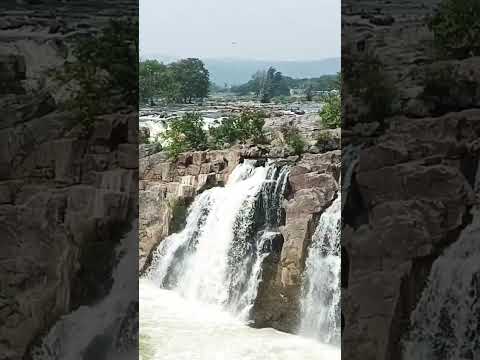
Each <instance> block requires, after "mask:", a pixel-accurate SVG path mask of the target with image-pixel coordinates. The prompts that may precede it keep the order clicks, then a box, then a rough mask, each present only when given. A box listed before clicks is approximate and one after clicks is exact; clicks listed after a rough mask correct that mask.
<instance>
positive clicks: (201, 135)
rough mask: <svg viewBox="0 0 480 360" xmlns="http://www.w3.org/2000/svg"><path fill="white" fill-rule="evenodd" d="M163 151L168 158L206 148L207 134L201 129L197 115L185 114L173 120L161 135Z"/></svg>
mask: <svg viewBox="0 0 480 360" xmlns="http://www.w3.org/2000/svg"><path fill="white" fill-rule="evenodd" d="M161 137H162V139H163V140H164V142H165V149H166V151H167V152H168V153H169V155H170V156H172V157H176V156H177V155H178V154H180V153H182V152H186V151H190V150H205V149H206V148H207V133H206V131H205V130H204V129H203V119H202V116H201V115H200V114H198V113H186V114H184V115H183V116H182V117H181V118H175V119H173V120H172V121H171V122H170V124H169V127H168V129H167V130H166V131H165V132H164V133H163V134H162V135H161Z"/></svg>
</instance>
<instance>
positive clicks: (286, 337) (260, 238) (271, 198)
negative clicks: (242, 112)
mask: <svg viewBox="0 0 480 360" xmlns="http://www.w3.org/2000/svg"><path fill="white" fill-rule="evenodd" d="M289 170H290V169H289V167H288V166H281V165H278V164H275V163H267V164H266V165H265V166H257V165H256V164H255V161H245V162H244V163H243V164H241V165H239V166H238V167H237V168H236V169H235V170H234V171H233V173H232V174H231V175H230V177H229V181H228V183H227V184H226V186H225V187H218V188H213V189H210V190H207V191H205V192H203V193H202V194H201V195H199V196H197V198H196V199H195V201H194V202H193V204H192V205H191V206H190V208H189V212H188V216H187V220H186V226H185V228H184V230H182V231H181V232H179V233H177V234H173V235H171V236H169V237H168V238H167V239H165V240H164V241H163V242H162V243H161V244H160V246H159V247H158V248H157V250H156V252H155V254H154V258H153V261H152V264H151V266H150V267H149V270H148V272H147V274H146V276H145V277H144V278H142V279H141V280H140V347H141V351H140V354H141V356H142V359H143V360H183V359H185V360H207V359H208V360H237V359H238V360H240V359H241V360H257V359H258V360H260V359H261V360H269V359H272V360H273V359H275V360H283V359H285V360H286V359H293V358H295V359H302V360H309V359H312V360H313V359H315V360H323V359H325V360H335V359H340V350H339V347H337V346H333V345H327V344H323V343H321V342H320V341H319V340H321V339H320V338H318V337H317V336H315V334H313V337H314V338H312V339H310V338H307V337H301V336H298V335H293V334H287V333H282V332H279V331H276V330H274V329H254V328H252V327H250V326H248V324H249V321H250V319H251V312H252V311H253V306H254V302H255V299H256V296H257V291H258V288H259V284H260V282H261V278H262V269H263V263H264V261H265V259H266V258H267V257H268V255H269V254H270V253H271V252H272V251H273V249H274V248H275V247H276V246H278V244H276V243H275V241H276V239H278V235H279V234H280V233H279V226H280V219H281V205H282V202H283V200H284V194H285V191H286V186H287V178H288V173H289ZM339 206H340V205H339V201H336V202H335V206H333V205H332V209H333V210H329V211H328V214H327V215H326V216H324V217H322V218H323V219H324V220H323V222H322V220H321V221H320V223H321V225H320V227H323V225H325V226H327V227H328V229H327V230H326V233H325V234H324V233H322V231H323V230H322V229H319V230H318V234H317V235H318V236H317V237H318V238H319V240H318V241H320V242H322V241H323V239H325V238H326V237H328V236H330V233H331V229H330V223H331V221H330V218H331V217H332V216H337V215H338V214H337V213H338V211H337V210H338V209H337V207H338V208H339ZM332 212H334V214H333V213H332ZM337 217H338V216H337ZM337 220H338V219H337ZM322 234H323V235H322ZM334 236H336V234H334ZM316 242H317V241H315V243H316ZM337 242H338V241H337V239H336V238H335V239H333V240H332V244H336V243H337ZM314 249H316V245H315V247H314ZM311 254H312V255H311V256H312V257H314V256H315V250H312V252H311ZM322 256H323V255H322ZM311 262H312V264H313V262H315V260H312V261H311ZM312 266H313V265H312ZM315 269H316V268H315ZM315 269H313V268H312V269H311V272H312V276H317V275H316V271H317V272H318V271H322V269H323V268H320V269H318V270H315ZM309 274H310V272H308V273H307V276H309ZM328 277H329V276H328V275H327V276H324V277H320V278H318V277H316V278H312V279H311V282H310V284H313V282H317V281H319V280H322V281H329V279H328ZM333 281H334V282H335V284H334V285H333V286H337V284H336V280H335V279H333ZM338 286H339V284H338ZM329 288H330V286H329ZM306 292H307V295H306V296H307V297H308V300H307V302H306V303H308V308H309V309H310V310H311V311H314V309H315V305H320V304H321V302H322V301H323V300H322V299H321V298H320V299H319V300H318V302H317V303H316V302H315V301H316V300H315V298H316V296H317V295H318V294H317V293H316V292H315V291H308V290H307V291H306ZM335 304H336V300H335ZM335 304H334V305H332V308H333V307H335ZM328 306H331V304H330V305H328ZM310 315H311V314H308V316H310ZM312 316H316V315H312ZM307 323H308V322H306V324H307ZM312 326H315V325H312ZM307 328H308V326H307V325H305V326H304V329H307ZM323 330H324V329H322V331H323ZM305 331H306V332H308V331H307V330H305ZM309 335H310V334H309Z"/></svg>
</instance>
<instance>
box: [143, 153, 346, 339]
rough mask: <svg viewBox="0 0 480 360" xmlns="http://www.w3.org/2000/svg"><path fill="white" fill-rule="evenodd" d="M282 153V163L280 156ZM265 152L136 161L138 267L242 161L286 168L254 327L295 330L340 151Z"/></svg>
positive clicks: (333, 189)
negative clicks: (276, 234)
mask: <svg viewBox="0 0 480 360" xmlns="http://www.w3.org/2000/svg"><path fill="white" fill-rule="evenodd" d="M279 153H282V154H283V155H285V153H286V155H287V156H286V157H283V158H282V157H280V158H279V157H278V154H279ZM288 153H289V151H288V150H287V151H280V152H279V151H278V149H274V148H270V147H264V148H262V147H257V146H253V145H252V146H235V147H233V148H231V149H228V150H221V151H204V152H191V153H185V154H182V155H180V156H179V157H178V158H177V159H176V160H169V159H167V158H166V156H165V155H164V154H163V153H158V154H154V155H150V156H147V157H144V158H142V159H141V160H140V268H141V269H145V267H146V266H148V264H149V255H150V254H151V252H152V249H154V248H155V247H156V246H157V245H158V244H159V243H160V242H161V241H162V240H163V239H164V238H165V237H166V236H167V235H169V234H171V233H173V232H176V231H178V230H179V229H181V228H182V226H183V225H184V224H183V221H184V220H185V216H186V210H187V207H188V205H189V204H190V203H191V202H192V200H193V199H194V197H195V196H196V195H197V194H199V193H200V192H202V191H203V190H206V189H208V188H211V187H214V186H223V185H224V184H225V183H226V181H227V179H228V176H229V175H230V173H231V172H232V170H233V169H234V168H235V167H236V166H237V165H238V164H240V163H241V162H243V161H244V160H245V159H257V160H260V162H265V161H266V160H267V159H268V158H276V160H277V161H281V162H285V163H288V164H290V165H291V166H292V169H291V172H290V175H289V179H288V184H289V185H288V190H287V195H286V202H285V203H284V204H283V205H282V212H283V213H284V214H285V215H284V219H283V221H282V226H281V234H282V237H283V238H282V241H280V242H278V243H280V244H281V246H280V247H279V248H277V249H275V250H274V251H273V252H272V253H271V254H270V256H269V259H268V261H266V264H267V265H266V266H265V269H264V272H263V282H262V284H261V286H260V289H259V293H258V297H257V301H256V304H255V311H254V313H255V316H254V326H258V327H267V326H268V327H275V328H277V329H281V330H284V331H295V330H296V326H297V325H298V316H299V308H298V306H299V304H298V296H299V291H300V286H301V274H302V272H303V267H304V262H305V257H306V252H307V248H308V245H309V242H310V241H311V236H312V233H313V230H314V228H315V225H316V222H317V221H318V218H319V215H320V214H321V213H322V212H323V211H324V210H325V209H326V208H327V207H328V205H329V204H330V203H331V202H332V201H333V199H334V198H335V197H336V196H338V189H339V180H340V179H339V177H340V151H339V150H333V151H330V152H326V153H319V154H308V153H307V154H302V155H301V156H298V155H292V154H290V155H289V154H288Z"/></svg>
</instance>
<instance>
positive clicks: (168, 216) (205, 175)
mask: <svg viewBox="0 0 480 360" xmlns="http://www.w3.org/2000/svg"><path fill="white" fill-rule="evenodd" d="M240 159H241V157H240V151H236V150H234V151H228V150H222V151H207V152H202V151H199V152H192V153H185V154H181V155H180V156H179V157H178V158H177V159H176V160H175V161H170V160H168V158H167V157H166V155H165V153H157V154H154V155H151V156H147V157H144V158H143V159H141V160H140V189H139V191H140V192H139V199H140V249H139V250H140V253H139V267H140V270H143V269H144V267H145V265H146V262H147V264H148V256H149V254H150V253H151V251H152V249H153V248H154V247H155V246H156V245H158V243H159V242H160V241H161V240H163V239H164V238H165V237H166V236H168V235H170V234H171V233H173V232H175V231H178V229H179V228H180V227H181V226H182V224H183V221H184V220H185V215H186V210H187V207H188V205H189V204H190V203H191V202H192V200H193V198H194V197H195V195H197V194H198V193H199V192H201V191H203V190H206V189H208V188H210V187H213V186H222V185H223V184H225V182H226V180H227V178H228V176H229V174H230V173H231V172H232V170H233V169H234V168H235V166H237V165H238V164H239V163H240Z"/></svg>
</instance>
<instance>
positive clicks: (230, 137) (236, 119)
mask: <svg viewBox="0 0 480 360" xmlns="http://www.w3.org/2000/svg"><path fill="white" fill-rule="evenodd" d="M264 124H265V114H264V113H262V112H260V111H244V112H242V113H241V114H240V115H233V116H230V117H228V118H226V119H224V120H223V121H222V123H217V124H216V126H212V127H210V128H209V129H208V131H206V130H204V129H203V123H202V117H201V115H200V114H196V113H186V114H184V115H183V116H182V117H179V118H176V119H173V120H172V121H171V123H170V126H169V128H168V129H167V130H166V131H165V132H164V133H163V134H162V135H161V137H162V140H163V141H164V142H165V150H166V151H167V152H168V153H169V155H170V156H171V157H177V156H178V155H179V154H180V153H182V152H186V151H192V150H207V149H221V148H224V147H228V146H231V145H234V144H237V143H240V144H245V143H247V142H249V141H251V142H253V143H254V144H260V143H264V142H265V134H264V132H263V125H264Z"/></svg>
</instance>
